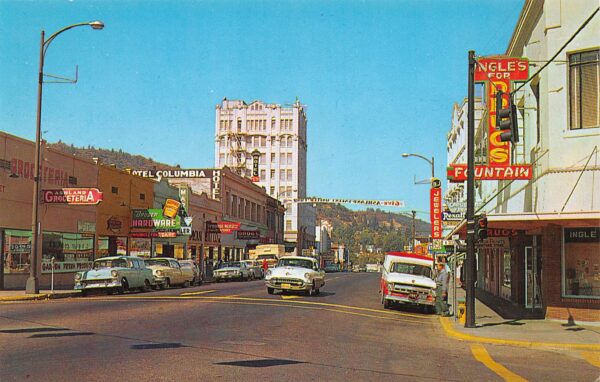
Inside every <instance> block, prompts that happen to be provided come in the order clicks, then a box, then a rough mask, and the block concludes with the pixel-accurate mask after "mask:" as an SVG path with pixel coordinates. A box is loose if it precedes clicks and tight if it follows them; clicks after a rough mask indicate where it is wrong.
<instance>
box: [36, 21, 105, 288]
mask: <svg viewBox="0 0 600 382" xmlns="http://www.w3.org/2000/svg"><path fill="white" fill-rule="evenodd" d="M86 25H89V26H90V27H92V29H96V30H100V29H102V28H104V23H103V22H102V21H89V22H85V23H78V24H73V25H69V26H66V27H64V28H63V29H61V30H59V31H57V32H55V33H54V34H53V35H51V36H50V37H48V39H47V40H46V39H45V32H44V31H43V30H42V34H41V40H40V69H39V72H38V97H37V124H36V131H35V158H34V160H35V167H34V173H33V176H34V178H33V209H32V213H31V256H30V260H29V278H28V279H27V285H26V286H25V293H28V294H35V293H39V292H40V281H39V275H38V262H39V259H40V256H39V253H38V252H39V250H40V245H39V244H40V238H39V236H40V232H41V228H40V222H39V214H38V205H39V197H40V195H39V192H40V149H41V144H40V141H41V135H42V134H41V132H42V86H43V84H44V58H45V57H46V51H47V50H48V47H49V46H50V43H51V42H52V41H53V40H54V39H55V38H56V36H58V35H59V34H61V33H63V32H64V31H67V30H69V29H72V28H76V27H81V26H86Z"/></svg>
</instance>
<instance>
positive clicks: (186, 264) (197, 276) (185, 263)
mask: <svg viewBox="0 0 600 382" xmlns="http://www.w3.org/2000/svg"><path fill="white" fill-rule="evenodd" d="M178 261H179V265H181V268H190V269H191V270H192V271H193V272H194V278H193V279H192V285H202V281H204V280H203V279H202V273H201V272H200V267H199V266H198V264H196V262H195V261H194V260H178Z"/></svg>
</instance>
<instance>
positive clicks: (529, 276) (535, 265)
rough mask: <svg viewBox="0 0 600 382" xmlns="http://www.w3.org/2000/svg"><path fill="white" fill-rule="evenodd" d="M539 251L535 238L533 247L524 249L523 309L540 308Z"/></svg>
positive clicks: (540, 266)
mask: <svg viewBox="0 0 600 382" xmlns="http://www.w3.org/2000/svg"><path fill="white" fill-rule="evenodd" d="M540 249H541V248H539V247H537V246H536V238H535V237H534V239H533V247H525V308H529V309H536V308H542V293H541V283H540V281H541V274H542V261H541V260H542V256H541V251H540Z"/></svg>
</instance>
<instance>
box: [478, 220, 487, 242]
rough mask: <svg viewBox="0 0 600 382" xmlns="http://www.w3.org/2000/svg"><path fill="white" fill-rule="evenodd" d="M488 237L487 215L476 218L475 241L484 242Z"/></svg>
mask: <svg viewBox="0 0 600 382" xmlns="http://www.w3.org/2000/svg"><path fill="white" fill-rule="evenodd" d="M487 237H488V220H487V216H485V215H477V216H475V240H478V241H479V240H483V239H487Z"/></svg>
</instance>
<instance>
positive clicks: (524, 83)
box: [511, 7, 600, 94]
mask: <svg viewBox="0 0 600 382" xmlns="http://www.w3.org/2000/svg"><path fill="white" fill-rule="evenodd" d="M599 9H600V7H598V8H596V10H595V11H594V12H593V13H592V14H591V15H590V17H588V18H587V20H585V22H584V23H583V24H581V26H580V27H579V29H577V31H575V33H574V34H573V35H572V36H571V38H569V39H568V40H567V42H566V43H565V44H564V45H563V46H562V47H561V48H560V49H559V50H558V52H556V53H555V54H554V56H552V58H551V59H550V60H549V61H548V62H546V63H545V64H544V65H542V67H541V68H539V69H538V71H537V72H535V74H534V75H533V76H531V77H529V79H528V80H527V81H525V82H523V83H522V84H521V85H520V86H519V87H517V88H516V89H515V90H513V91H512V92H511V94H512V93H516V92H518V91H519V90H521V88H522V87H523V86H525V85H526V84H527V83H528V82H530V81H531V80H533V79H534V78H535V77H536V76H537V75H538V74H539V73H540V72H541V71H542V70H544V69H546V67H547V66H548V65H550V63H551V62H552V61H554V59H555V58H556V57H558V55H559V54H560V53H561V52H562V51H563V50H564V49H565V48H566V47H567V45H569V43H570V42H571V41H573V39H574V38H575V37H576V36H577V35H578V34H579V32H581V31H582V30H583V28H585V27H586V26H587V25H588V23H589V22H590V21H591V20H592V19H593V18H594V16H596V14H597V13H598V10H599Z"/></svg>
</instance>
